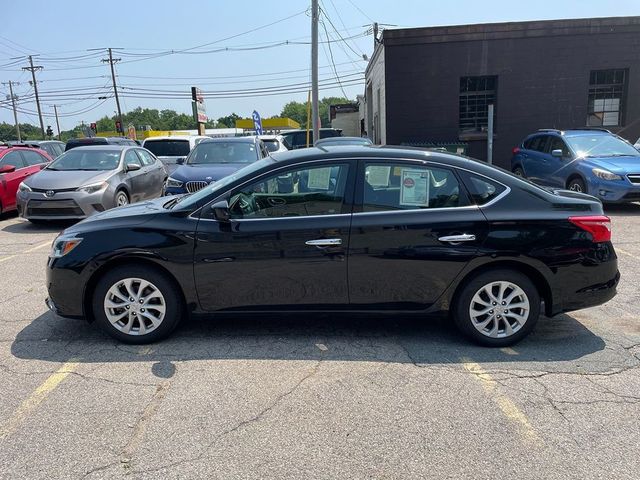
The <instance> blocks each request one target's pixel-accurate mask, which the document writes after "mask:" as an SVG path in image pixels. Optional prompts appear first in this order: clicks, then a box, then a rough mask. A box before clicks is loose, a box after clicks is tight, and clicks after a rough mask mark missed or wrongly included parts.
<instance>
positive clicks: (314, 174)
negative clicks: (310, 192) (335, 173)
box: [307, 167, 331, 190]
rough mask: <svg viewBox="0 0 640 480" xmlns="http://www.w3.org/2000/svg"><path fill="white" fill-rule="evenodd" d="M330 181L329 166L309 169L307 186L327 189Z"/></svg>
mask: <svg viewBox="0 0 640 480" xmlns="http://www.w3.org/2000/svg"><path fill="white" fill-rule="evenodd" d="M330 183H331V167H327V168H314V169H312V170H309V179H308V180H307V187H308V188H317V189H318V190H329V184H330Z"/></svg>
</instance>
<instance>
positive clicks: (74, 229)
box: [65, 197, 171, 234]
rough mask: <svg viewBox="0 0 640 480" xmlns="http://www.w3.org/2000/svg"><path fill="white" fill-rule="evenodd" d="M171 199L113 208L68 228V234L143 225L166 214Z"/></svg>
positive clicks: (163, 198)
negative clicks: (161, 214)
mask: <svg viewBox="0 0 640 480" xmlns="http://www.w3.org/2000/svg"><path fill="white" fill-rule="evenodd" d="M170 200H171V197H160V198H156V199H154V200H150V201H147V202H140V203H133V204H131V205H125V206H124V207H118V208H112V209H110V210H106V211H104V212H100V213H97V214H95V215H91V216H90V217H88V218H86V219H84V220H82V221H81V222H79V223H76V224H75V225H73V226H71V227H69V228H67V229H66V230H65V233H66V234H80V233H82V232H87V231H94V230H108V229H111V228H121V227H132V226H136V225H142V224H143V223H146V222H148V221H149V220H151V219H152V218H154V217H155V216H156V215H157V214H159V213H162V212H166V211H167V210H165V209H164V208H163V205H164V204H165V203H167V202H169V201H170Z"/></svg>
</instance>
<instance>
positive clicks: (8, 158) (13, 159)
mask: <svg viewBox="0 0 640 480" xmlns="http://www.w3.org/2000/svg"><path fill="white" fill-rule="evenodd" d="M5 165H11V166H13V167H16V168H22V167H24V163H23V161H22V157H21V156H20V152H9V153H7V154H6V155H5V156H4V157H2V158H0V167H4V166H5Z"/></svg>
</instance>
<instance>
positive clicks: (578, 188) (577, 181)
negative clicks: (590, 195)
mask: <svg viewBox="0 0 640 480" xmlns="http://www.w3.org/2000/svg"><path fill="white" fill-rule="evenodd" d="M567 189H569V190H571V191H572V192H580V193H587V187H586V185H585V184H584V181H583V180H582V179H581V178H578V177H576V178H572V179H571V181H570V182H569V184H568V185H567Z"/></svg>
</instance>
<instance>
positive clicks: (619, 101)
mask: <svg viewBox="0 0 640 480" xmlns="http://www.w3.org/2000/svg"><path fill="white" fill-rule="evenodd" d="M626 81H627V70H624V69H617V70H592V71H591V75H590V78H589V104H588V112H587V113H588V115H587V125H588V126H590V127H607V126H617V125H622V120H623V119H622V114H623V111H624V110H623V107H624V96H625V90H626V88H625V87H626Z"/></svg>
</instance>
